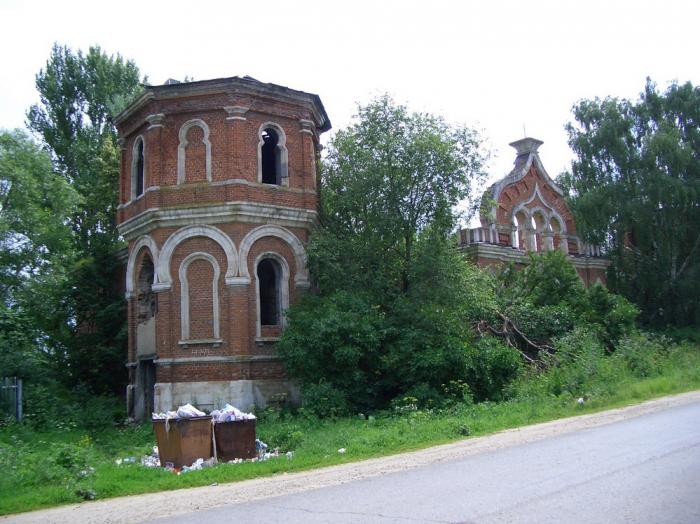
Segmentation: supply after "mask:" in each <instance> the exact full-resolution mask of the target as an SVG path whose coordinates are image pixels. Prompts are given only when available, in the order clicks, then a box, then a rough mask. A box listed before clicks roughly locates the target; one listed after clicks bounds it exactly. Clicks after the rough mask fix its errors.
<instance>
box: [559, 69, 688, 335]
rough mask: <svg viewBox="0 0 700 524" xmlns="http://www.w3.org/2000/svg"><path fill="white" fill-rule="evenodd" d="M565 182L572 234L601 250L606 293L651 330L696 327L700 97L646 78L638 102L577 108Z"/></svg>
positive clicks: (609, 100)
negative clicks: (604, 249) (634, 308)
mask: <svg viewBox="0 0 700 524" xmlns="http://www.w3.org/2000/svg"><path fill="white" fill-rule="evenodd" d="M573 114H574V118H575V122H571V123H569V124H568V125H567V132H568V134H569V144H570V146H571V147H572V149H573V150H574V152H575V153H576V155H577V158H576V160H575V161H574V162H573V164H572V169H571V172H570V173H568V174H565V175H564V176H563V178H562V181H563V183H564V185H565V186H567V187H568V188H569V190H570V195H571V199H572V207H573V210H574V213H575V214H576V218H577V227H578V228H579V229H580V231H581V232H582V233H583V235H584V236H585V237H587V239H589V240H592V241H595V242H599V243H603V244H606V245H607V246H608V252H609V253H610V255H611V257H612V258H613V260H614V265H613V268H612V271H611V275H610V278H609V282H610V285H611V286H612V287H613V288H615V289H616V290H618V291H620V292H621V293H623V294H624V295H626V296H627V297H628V298H630V299H631V300H633V301H634V302H636V303H637V304H638V305H639V306H640V307H641V309H642V312H643V319H644V320H645V321H646V322H648V323H652V324H655V325H664V324H675V325H680V326H684V325H698V324H699V323H700V88H698V87H695V86H693V85H692V84H691V83H689V82H688V83H685V84H676V83H674V84H672V85H670V86H669V87H668V89H667V90H666V91H665V92H660V91H659V90H658V88H657V86H656V85H655V84H654V83H653V82H652V81H651V80H649V79H647V83H646V86H645V88H644V92H643V93H642V94H641V96H640V98H639V100H637V101H630V100H624V99H617V98H605V99H602V100H601V99H594V100H583V101H581V102H579V103H578V104H577V105H576V106H574V108H573Z"/></svg>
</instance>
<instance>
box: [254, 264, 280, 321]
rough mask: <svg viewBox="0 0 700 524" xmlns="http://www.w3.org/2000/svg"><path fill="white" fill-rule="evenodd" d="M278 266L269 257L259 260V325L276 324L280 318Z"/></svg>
mask: <svg viewBox="0 0 700 524" xmlns="http://www.w3.org/2000/svg"><path fill="white" fill-rule="evenodd" d="M280 274H281V271H280V268H279V265H278V264H277V262H275V261H274V260H271V259H269V258H265V259H263V260H261V261H260V263H259V264H258V269H257V276H258V301H259V304H260V325H262V326H278V325H280V319H281V307H280V306H281V301H280Z"/></svg>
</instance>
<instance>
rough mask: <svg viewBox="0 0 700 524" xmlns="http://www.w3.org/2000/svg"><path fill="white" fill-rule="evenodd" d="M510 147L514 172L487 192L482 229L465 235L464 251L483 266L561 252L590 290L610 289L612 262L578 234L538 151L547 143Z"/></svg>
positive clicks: (523, 141) (523, 261)
mask: <svg viewBox="0 0 700 524" xmlns="http://www.w3.org/2000/svg"><path fill="white" fill-rule="evenodd" d="M510 145H511V146H512V147H514V148H515V150H516V157H515V163H514V166H513V170H512V171H511V172H510V173H509V174H508V175H506V176H505V177H504V178H502V179H501V180H499V181H498V182H496V183H495V184H493V185H492V186H491V187H490V188H488V189H487V190H486V192H485V193H484V197H483V200H482V214H481V227H476V228H471V229H463V230H461V231H460V247H461V249H462V250H463V251H464V252H465V253H466V255H467V256H468V257H469V258H470V259H472V260H474V262H476V263H477V264H479V265H481V266H491V265H498V264H503V263H509V262H513V263H515V264H516V266H522V265H524V264H526V263H527V253H528V252H538V251H548V250H552V249H561V250H562V251H563V252H564V253H566V254H567V255H568V258H569V260H570V261H571V263H572V264H573V266H574V268H576V271H577V272H578V274H579V276H580V277H581V280H582V281H583V283H584V284H585V285H586V286H589V285H591V284H595V283H597V282H599V283H602V284H605V273H606V270H607V267H608V266H609V265H610V261H609V260H608V259H606V258H605V257H603V256H601V251H600V248H599V247H598V246H593V245H590V244H587V243H584V242H582V241H581V239H580V238H579V237H578V236H577V235H576V224H575V222H574V219H573V216H572V214H571V211H570V210H569V207H568V205H567V204H566V200H565V199H564V193H563V191H562V190H561V188H559V187H558V186H557V185H556V184H555V183H554V181H553V180H552V179H551V178H550V177H549V175H548V174H547V171H545V169H544V166H543V165H542V161H541V160H540V156H539V154H538V152H537V150H538V148H539V147H540V146H541V145H542V142H541V141H540V140H536V139H534V138H523V139H521V140H517V141H515V142H513V143H511V144H510Z"/></svg>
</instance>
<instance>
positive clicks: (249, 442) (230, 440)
mask: <svg viewBox="0 0 700 524" xmlns="http://www.w3.org/2000/svg"><path fill="white" fill-rule="evenodd" d="M214 440H215V441H216V455H217V459H218V460H219V462H228V461H229V460H233V459H239V458H240V459H250V458H253V457H255V456H256V452H255V420H254V419H253V420H236V421H233V422H217V423H216V424H214Z"/></svg>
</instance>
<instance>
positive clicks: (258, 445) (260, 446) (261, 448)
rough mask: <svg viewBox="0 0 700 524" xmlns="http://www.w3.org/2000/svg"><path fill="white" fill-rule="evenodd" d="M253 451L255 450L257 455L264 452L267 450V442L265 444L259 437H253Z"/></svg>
mask: <svg viewBox="0 0 700 524" xmlns="http://www.w3.org/2000/svg"><path fill="white" fill-rule="evenodd" d="M255 451H257V453H258V456H260V455H262V454H264V453H265V452H266V451H267V444H265V443H264V442H263V441H262V440H260V439H259V438H256V439H255Z"/></svg>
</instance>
